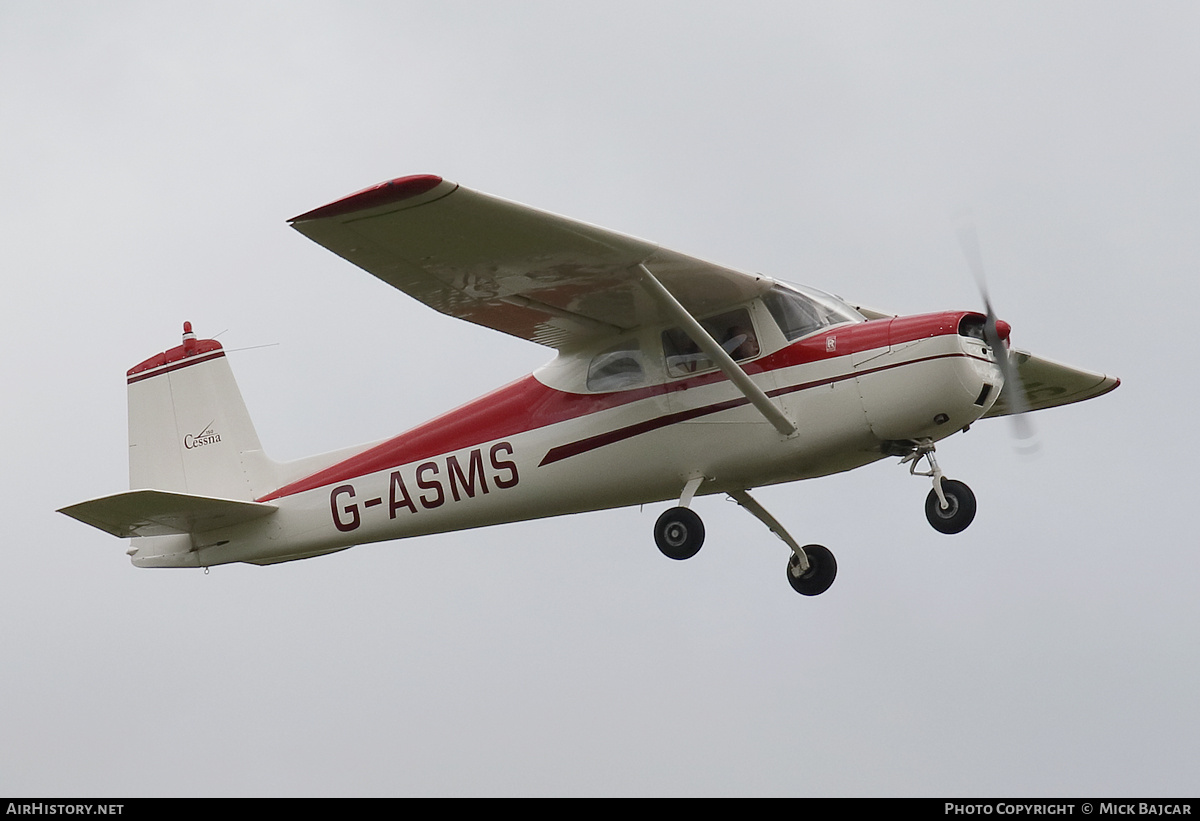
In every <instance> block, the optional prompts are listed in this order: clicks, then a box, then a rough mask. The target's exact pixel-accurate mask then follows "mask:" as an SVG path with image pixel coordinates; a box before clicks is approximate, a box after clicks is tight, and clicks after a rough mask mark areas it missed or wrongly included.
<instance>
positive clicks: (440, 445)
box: [256, 311, 970, 502]
mask: <svg viewBox="0 0 1200 821" xmlns="http://www.w3.org/2000/svg"><path fill="white" fill-rule="evenodd" d="M968 313H970V312H964V311H958V312H944V313H938V314H924V315H920V316H911V317H896V318H893V319H878V320H873V321H870V322H860V323H856V324H847V325H838V326H835V327H832V328H829V329H827V330H826V331H825V332H822V333H817V334H813V335H812V336H810V337H807V338H805V339H802V340H800V341H798V342H795V343H793V344H791V345H788V346H786V347H784V348H781V349H780V350H778V351H776V352H775V353H773V354H770V355H768V356H764V357H762V358H761V359H757V360H755V361H753V362H745V363H742V368H743V369H744V370H745V371H746V372H747V373H748V374H751V375H753V374H756V373H763V372H766V371H773V370H778V369H780V368H787V367H791V366H794V365H803V364H807V363H810V362H816V361H819V360H823V359H833V358H836V357H841V356H846V355H848V354H852V353H856V352H858V351H862V350H872V349H874V348H885V347H887V346H888V345H889V344H893V345H895V344H899V343H902V342H908V341H912V340H916V339H926V338H929V337H934V336H942V335H945V334H950V333H957V332H958V324H959V321H960V320H961V319H962V317H963V316H965V315H967V314H968ZM830 337H834V338H835V344H834V345H830V344H829V342H828V340H829V338H830ZM854 376H855V374H854V373H848V374H844V375H839V376H837V377H832V378H830V379H825V380H820V381H818V382H813V383H806V384H802V385H795V386H789V387H785V388H779V389H776V390H773V391H771V392H770V395H773V396H774V395H781V394H784V393H791V392H794V391H798V390H803V389H805V388H807V387H814V386H816V385H823V384H828V383H829V382H832V381H838V380H841V379H847V378H853V377H854ZM725 379H726V376H725V374H723V373H722V372H721V371H719V370H714V371H710V372H708V373H704V374H701V375H699V376H693V377H688V378H685V379H676V380H671V381H670V382H667V383H665V384H658V385H649V386H647V387H644V388H635V389H633V390H627V391H617V392H614V393H600V394H581V393H568V392H565V391H560V390H556V389H554V388H550V387H547V386H546V385H543V384H542V383H541V382H539V381H538V380H537V379H536V378H534V377H533V376H532V375H531V376H526V377H523V378H522V379H519V380H517V381H516V382H513V383H511V384H509V385H506V386H505V387H502V388H499V389H497V390H495V391H492V392H491V393H488V394H485V395H484V396H482V397H480V398H479V399H476V400H473V401H472V402H469V403H468V404H466V405H463V406H461V407H459V408H456V409H455V410H452V411H449V412H447V413H444V414H442V415H441V416H438V417H436V418H434V419H431V420H430V421H428V422H426V423H424V424H422V425H420V426H418V427H416V428H413V429H412V430H410V431H408V432H407V433H403V434H400V435H399V436H396V437H393V438H392V439H389V440H387V441H386V442H382V443H380V444H378V445H375V446H373V447H370V448H368V449H367V450H365V451H363V452H362V453H359V454H357V455H355V456H352V457H350V458H349V459H345V460H343V461H341V462H338V463H337V464H335V465H331V466H330V467H328V468H325V469H324V470H321V471H318V472H316V473H314V474H311V475H309V476H306V477H304V478H303V479H299V480H297V481H295V482H292V483H290V484H287V485H284V486H283V487H280V488H278V489H277V490H274V491H272V492H271V493H268V494H267V495H265V496H262V497H260V498H259V499H257V500H256V501H259V502H268V501H271V500H273V499H278V498H280V497H283V496H291V495H294V494H296V493H303V492H304V491H307V490H313V489H315V488H319V487H324V486H326V485H330V484H334V483H340V482H346V481H349V480H351V479H355V478H357V477H359V476H365V475H367V474H369V473H376V472H379V471H382V470H388V469H389V468H393V467H396V466H398V465H405V464H411V463H413V462H417V461H421V460H424V459H428V458H431V457H433V456H437V455H440V454H443V453H451V452H454V451H458V450H462V449H463V448H467V447H473V446H475V445H479V444H482V443H484V442H492V441H495V440H497V439H503V438H506V437H509V436H515V435H517V434H520V433H526V432H528V431H531V430H536V429H538V428H543V427H547V426H549V425H553V424H557V423H559V422H565V421H568V420H570V419H577V418H579V417H581V416H587V415H590V414H593V413H598V412H600V411H603V410H608V409H610V408H615V407H620V406H622V405H627V404H629V403H631V402H637V401H639V400H642V399H647V398H649V397H652V396H658V395H662V394H665V393H668V392H670V391H677V390H687V389H690V388H696V387H701V386H704V385H710V384H713V383H716V382H721V381H725ZM746 402H747V400H746V399H745V398H744V397H737V398H734V399H730V400H728V401H723V402H718V403H715V404H713V405H709V406H706V407H704V408H697V409H694V410H688V411H682V412H680V413H678V414H667V415H665V416H662V417H658V418H656V419H652V420H647V421H646V422H642V423H639V424H637V425H633V426H630V427H629V428H624V429H621V430H620V431H611V432H607V433H603V434H599V435H597V436H594V437H590V438H589V439H585V440H580V442H577V443H573V444H567V445H561V446H559V447H558V448H554V449H552V450H551V451H550V453H548V454H547V455H546V459H544V460H543V462H542V464H547V463H549V462H551V461H558V460H559V459H564V458H567V456H571V455H574V454H575V453H581V452H584V451H587V450H592V449H594V448H596V447H602V446H603V445H605V444H608V443H609V442H610V441H619V440H620V439H624V438H628V437H630V436H636V435H638V434H639V433H645V432H647V431H649V430H655V429H657V428H659V427H664V426H666V425H669V424H672V423H674V422H679V421H686V419H691V418H696V417H698V416H704V415H708V414H712V413H718V412H720V411H722V410H728V409H730V408H734V407H738V406H740V405H743V404H746ZM584 443H589V444H588V445H587V446H584ZM564 448H565V449H568V450H563V449H564ZM568 451H569V452H568ZM551 454H556V456H555V458H554V459H551V458H550V455H551Z"/></svg>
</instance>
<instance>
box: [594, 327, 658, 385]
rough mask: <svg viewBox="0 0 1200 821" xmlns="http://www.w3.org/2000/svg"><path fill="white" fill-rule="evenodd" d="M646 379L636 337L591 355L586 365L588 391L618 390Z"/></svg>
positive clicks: (638, 383)
mask: <svg viewBox="0 0 1200 821" xmlns="http://www.w3.org/2000/svg"><path fill="white" fill-rule="evenodd" d="M644 381H646V369H645V367H643V365H642V351H641V348H640V346H639V345H638V341H637V340H636V339H630V340H626V341H625V342H621V343H618V344H616V345H614V346H613V347H611V348H609V349H608V350H606V351H602V352H600V353H598V354H596V355H595V356H594V357H592V363H591V364H590V365H589V366H588V375H587V387H588V390H589V391H619V390H624V389H625V388H633V387H636V386H638V385H640V384H642V383H643V382H644Z"/></svg>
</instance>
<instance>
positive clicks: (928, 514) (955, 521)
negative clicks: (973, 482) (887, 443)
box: [900, 439, 975, 533]
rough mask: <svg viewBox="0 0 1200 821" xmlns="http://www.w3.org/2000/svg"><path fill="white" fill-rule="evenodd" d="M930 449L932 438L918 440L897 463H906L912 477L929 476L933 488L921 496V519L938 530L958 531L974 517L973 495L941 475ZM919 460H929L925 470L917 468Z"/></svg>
mask: <svg viewBox="0 0 1200 821" xmlns="http://www.w3.org/2000/svg"><path fill="white" fill-rule="evenodd" d="M934 450H936V447H935V446H934V444H933V440H931V439H922V440H920V441H919V442H917V443H915V444H914V445H913V446H912V450H911V452H910V453H909V454H908V455H907V456H905V457H904V458H903V459H901V460H900V464H902V465H903V464H904V463H905V462H908V463H909V468H908V472H909V473H910V474H911V475H913V476H929V477H931V478H932V479H933V490H931V491H929V495H928V496H927V497H925V518H926V519H928V520H929V524H931V525H932V526H933V529H934V530H936V531H938V532H939V533H962V532H963V531H964V530H966V529H967V527H968V526H969V525H970V524H971V522H972V521H974V519H975V494H974V493H972V492H971V488H969V487H967V486H966V485H965V484H963V483H962V482H959V481H956V480H954V479H947V478H945V477H944V476H943V475H942V469H941V468H940V467H938V463H937V458H936V457H935V456H934V455H933V452H934ZM922 459H924V460H926V461H927V462H929V470H927V471H918V470H917V465H918V464H919V463H920V461H921V460H922Z"/></svg>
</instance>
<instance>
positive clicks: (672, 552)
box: [654, 477, 837, 596]
mask: <svg viewBox="0 0 1200 821" xmlns="http://www.w3.org/2000/svg"><path fill="white" fill-rule="evenodd" d="M703 481H704V478H703V477H693V478H692V479H690V480H688V483H687V485H686V486H685V487H684V489H683V495H682V496H680V497H679V505H678V507H672V508H669V509H668V510H665V511H663V513H662V515H661V516H659V517H658V521H657V522H655V523H654V541H655V543H656V544H657V545H658V549H659V550H661V551H662V553H663V555H664V556H666V557H667V558H670V559H675V560H677V561H679V560H683V559H690V558H691V557H692V556H695V555H696V553H697V552H699V550H700V546H701V545H703V544H704V522H702V521H701V520H700V517H699V516H697V515H696V514H695V513H693V512H692V511H691V510H690V509H689V508H688V505H689V504H691V501H692V497H693V496H695V494H696V490H697V489H698V488H699V487H700V484H701V483H702V482H703ZM729 497H730V498H731V499H733V500H734V501H735V502H737V503H738V504H739V505H741V506H742V507H744V508H746V510H748V511H750V513H752V514H753V515H754V517H755V518H757V519H758V520H759V521H760V522H762V523H763V524H765V525H766V526H767V527H768V528H769V529H770V531H771V532H772V533H774V534H775V535H776V536H778V537H779V538H780V539H782V540H783V541H784V542H785V543H786V544H787V546H788V547H790V548H791V550H792V555H791V556H789V557H788V583H789V584H791V586H792V589H793V590H795V591H796V592H797V593H799V594H800V595H802V596H817V595H820V594H821V593H824V592H825V591H826V590H828V589H829V586H830V585H831V584H833V580H834V578H835V577H836V576H837V560H836V559H834V558H833V554H832V553H831V552H829V549H828V548H827V547H824V546H822V545H819V544H810V545H805V546H804V547H801V546H800V545H799V544H797V543H796V540H795V539H793V538H792V537H791V535H790V534H789V533H788V532H787V531H786V530H784V528H783V525H781V524H779V522H778V521H776V520H775V517H774V516H772V515H771V514H770V513H768V512H767V511H766V509H765V508H764V507H763V506H762V505H760V504H759V503H758V502H756V501H755V500H754V499H753V498H751V496H750V494H749V493H747V492H746V491H744V490H731V491H729Z"/></svg>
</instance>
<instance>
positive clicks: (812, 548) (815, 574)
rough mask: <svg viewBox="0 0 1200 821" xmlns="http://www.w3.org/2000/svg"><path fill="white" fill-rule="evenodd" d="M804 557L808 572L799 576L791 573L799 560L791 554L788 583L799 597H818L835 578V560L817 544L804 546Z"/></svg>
mask: <svg viewBox="0 0 1200 821" xmlns="http://www.w3.org/2000/svg"><path fill="white" fill-rule="evenodd" d="M804 555H805V556H807V557H808V572H807V573H804V574H802V575H800V576H797V575H796V574H795V573H793V572H792V571H793V570H795V569H796V568H798V567H799V566H800V559H799V558H798V557H797V556H796V554H795V553H793V554H792V556H791V558H789V559H788V574H787V577H788V583H789V584H791V586H792V589H793V590H795V591H796V592H797V593H799V594H800V595H801V596H819V595H821V594H822V593H824V592H825V591H826V590H828V589H829V586H830V585H831V584H833V580H834V579H835V578H837V559H835V558H833V554H832V553H831V552H829V548H827V547H825V546H824V545H819V544H806V545H805V546H804Z"/></svg>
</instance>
